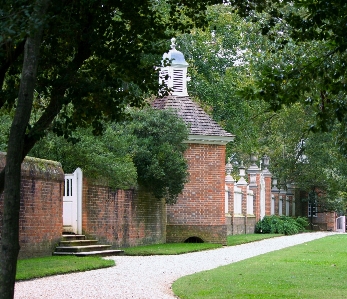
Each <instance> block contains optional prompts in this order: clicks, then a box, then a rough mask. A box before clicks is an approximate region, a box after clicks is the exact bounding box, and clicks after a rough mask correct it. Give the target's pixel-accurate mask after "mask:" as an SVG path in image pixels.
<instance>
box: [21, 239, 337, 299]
mask: <svg viewBox="0 0 347 299" xmlns="http://www.w3.org/2000/svg"><path fill="white" fill-rule="evenodd" d="M332 234H334V233H329V232H316V233H304V234H299V235H294V236H283V237H277V238H272V239H267V240H262V241H258V242H254V243H249V244H243V245H238V246H230V247H223V248H220V249H214V250H208V251H202V252H196V253H188V254H182V255H169V256H147V257H131V256H114V257H109V258H112V259H114V260H115V261H116V266H115V267H111V268H106V269H100V270H93V271H88V272H82V273H72V274H66V275H57V276H51V277H47V278H41V279H35V280H31V281H23V282H18V283H16V287H15V299H20V298H23V299H24V298H25V299H34V298H50V299H54V298H56V299H58V298H59V299H65V298H74V299H75V298H78V299H87V298H106V299H107V298H117V299H128V298H135V299H173V298H175V296H174V295H173V293H172V291H171V284H172V283H173V282H174V281H175V280H176V279H178V278H179V277H182V276H185V275H188V274H192V273H196V272H200V271H203V270H209V269H213V268H216V267H219V266H222V265H227V264H231V263H234V262H237V261H240V260H244V259H247V258H250V257H253V256H256V255H259V254H263V253H267V252H270V251H274V250H279V249H282V248H285V247H289V246H293V245H296V244H301V243H305V242H308V241H312V240H315V239H319V238H323V237H325V236H328V235H332Z"/></svg>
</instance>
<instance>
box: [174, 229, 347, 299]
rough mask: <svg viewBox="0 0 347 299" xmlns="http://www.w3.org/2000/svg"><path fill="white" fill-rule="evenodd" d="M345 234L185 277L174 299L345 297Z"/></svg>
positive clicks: (179, 283)
mask: <svg viewBox="0 0 347 299" xmlns="http://www.w3.org/2000/svg"><path fill="white" fill-rule="evenodd" d="M346 256H347V235H334V236H329V237H326V238H323V239H319V240H315V241H312V242H308V243H304V244H302V245H297V246H294V247H289V248H286V249H283V250H279V251H275V252H271V253H267V254H264V255H260V256H257V257H254V258H251V259H247V260H244V261H241V262H237V263H234V264H230V265H227V266H223V267H219V268H217V269H214V270H210V271H205V272H201V273H197V274H194V275H190V276H185V277H182V278H180V279H178V280H177V281H176V282H175V283H174V284H173V291H174V293H175V295H177V296H179V297H180V298H182V299H193V298H306V299H309V298H315V299H321V298H322V299H323V298H324V299H325V298H346V293H347V284H346V280H347V272H346V268H347V259H346Z"/></svg>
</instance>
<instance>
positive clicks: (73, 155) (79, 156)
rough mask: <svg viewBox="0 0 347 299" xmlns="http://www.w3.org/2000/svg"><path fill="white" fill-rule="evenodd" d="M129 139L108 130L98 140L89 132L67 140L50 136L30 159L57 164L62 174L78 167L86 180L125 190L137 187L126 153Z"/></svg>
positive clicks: (34, 150) (32, 152) (97, 137)
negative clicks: (93, 180)
mask: <svg viewBox="0 0 347 299" xmlns="http://www.w3.org/2000/svg"><path fill="white" fill-rule="evenodd" d="M132 139H133V138H132V136H129V135H124V134H120V132H115V131H113V130H112V129H111V127H110V126H108V127H107V128H106V130H105V132H104V134H103V135H101V136H94V135H93V134H92V129H91V128H86V129H78V130H76V131H75V132H74V133H73V134H72V137H71V138H70V139H69V140H66V139H65V138H63V137H61V136H60V137H58V136H55V135H54V134H53V133H50V134H48V135H47V136H46V138H44V139H42V140H41V141H40V142H38V143H37V144H36V145H35V147H34V148H33V150H32V151H31V152H30V155H32V156H34V157H38V158H44V159H50V160H54V161H59V162H60V163H61V164H62V167H63V170H64V172H65V173H73V172H74V171H75V169H76V168H77V167H80V168H81V169H82V170H83V173H84V175H85V176H86V177H88V178H92V179H95V180H100V181H104V182H107V183H108V185H109V186H110V187H111V188H121V189H128V188H132V187H134V186H136V180H137V173H136V168H135V166H134V164H133V161H132V156H131V154H130V152H129V147H130V146H131V144H132Z"/></svg>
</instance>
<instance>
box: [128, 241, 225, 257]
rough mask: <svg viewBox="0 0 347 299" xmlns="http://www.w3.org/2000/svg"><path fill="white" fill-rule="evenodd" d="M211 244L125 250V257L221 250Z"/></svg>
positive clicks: (149, 246) (187, 244) (171, 245)
mask: <svg viewBox="0 0 347 299" xmlns="http://www.w3.org/2000/svg"><path fill="white" fill-rule="evenodd" d="M221 247H222V245H221V244H211V243H166V244H156V245H144V246H136V247H129V248H124V249H123V250H124V254H125V255H171V254H173V255H174V254H183V253H188V252H195V251H202V250H209V249H216V248H221Z"/></svg>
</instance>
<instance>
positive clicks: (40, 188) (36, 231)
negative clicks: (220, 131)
mask: <svg viewBox="0 0 347 299" xmlns="http://www.w3.org/2000/svg"><path fill="white" fill-rule="evenodd" d="M4 166H5V156H4V155H3V154H0V169H2V168H3V167H4ZM63 186H64V173H63V170H62V168H61V165H60V164H59V163H56V162H53V161H46V160H40V159H34V158H27V159H25V160H24V162H23V163H22V182H21V204H20V220H19V244H20V251H19V258H27V257H33V256H47V255H52V252H53V250H54V248H55V246H56V245H57V243H58V241H59V240H60V239H61V234H62V229H63V218H62V215H63V192H64V187H63ZM2 211H3V194H2V195H1V196H0V236H1V224H2Z"/></svg>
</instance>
